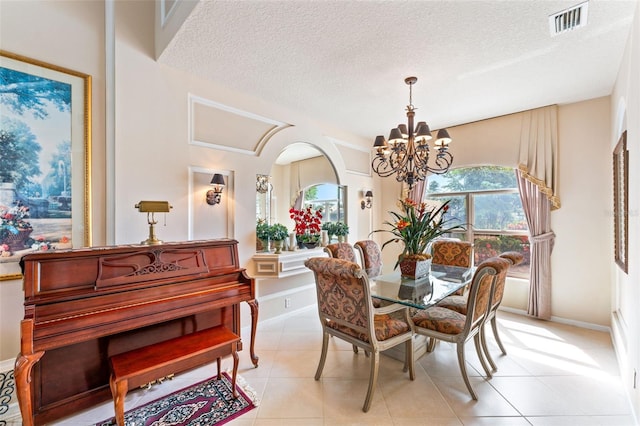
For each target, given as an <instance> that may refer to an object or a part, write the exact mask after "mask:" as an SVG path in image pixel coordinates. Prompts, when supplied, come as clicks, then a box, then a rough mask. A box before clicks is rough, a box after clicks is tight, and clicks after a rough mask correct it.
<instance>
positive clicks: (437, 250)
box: [431, 239, 473, 268]
mask: <svg viewBox="0 0 640 426" xmlns="http://www.w3.org/2000/svg"><path fill="white" fill-rule="evenodd" d="M431 256H432V257H431V263H432V264H437V265H447V266H462V267H466V268H469V267H471V264H472V261H473V244H471V243H470V242H469V241H455V240H448V239H442V240H436V241H434V242H433V244H431Z"/></svg>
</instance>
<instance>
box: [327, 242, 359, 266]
mask: <svg viewBox="0 0 640 426" xmlns="http://www.w3.org/2000/svg"><path fill="white" fill-rule="evenodd" d="M324 251H325V252H326V253H327V254H328V255H329V256H330V257H333V258H335V259H342V260H348V261H349V262H354V263H357V259H356V252H355V251H354V250H353V247H352V246H351V244H349V243H333V244H329V245H328V246H326V247H325V248H324Z"/></svg>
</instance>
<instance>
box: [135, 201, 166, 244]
mask: <svg viewBox="0 0 640 426" xmlns="http://www.w3.org/2000/svg"><path fill="white" fill-rule="evenodd" d="M135 207H136V209H138V211H139V212H141V213H147V223H148V224H149V238H147V239H146V240H144V241H142V244H146V245H155V244H162V240H159V239H158V238H157V237H156V230H155V225H156V223H158V221H157V220H156V218H155V213H169V211H171V209H172V208H173V206H172V205H170V204H169V202H168V201H140V202H139V203H138V204H136V205H135Z"/></svg>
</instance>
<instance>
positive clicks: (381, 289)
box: [369, 265, 475, 309]
mask: <svg viewBox="0 0 640 426" xmlns="http://www.w3.org/2000/svg"><path fill="white" fill-rule="evenodd" d="M474 269H475V268H464V267H458V266H445V265H431V269H430V271H429V274H428V275H426V276H424V277H422V278H418V279H412V278H405V277H402V276H401V275H400V272H399V271H394V272H392V273H390V274H385V275H379V276H377V277H373V278H369V283H370V286H371V296H373V297H374V298H376V299H381V300H386V301H389V302H395V303H400V304H403V305H407V306H410V307H413V308H417V309H426V308H428V307H429V306H433V305H435V304H436V303H438V302H439V301H441V300H442V299H444V298H445V297H447V296H449V295H451V294H452V293H454V292H455V291H456V290H458V289H460V288H462V287H464V286H466V285H467V284H469V283H470V282H471V280H472V278H473V272H474Z"/></svg>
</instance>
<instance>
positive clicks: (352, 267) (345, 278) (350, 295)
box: [304, 257, 375, 342]
mask: <svg viewBox="0 0 640 426" xmlns="http://www.w3.org/2000/svg"><path fill="white" fill-rule="evenodd" d="M304 264H305V266H306V267H307V268H309V269H310V270H311V271H313V274H314V276H315V280H316V292H317V296H318V313H319V315H320V321H321V322H322V323H323V324H324V323H326V322H327V321H334V322H335V323H336V324H337V325H339V326H343V327H348V328H349V329H351V330H353V331H354V332H355V333H350V332H348V331H347V333H348V334H350V335H355V334H357V335H361V339H360V340H365V341H368V342H373V341H374V340H375V333H373V330H374V327H373V306H372V303H371V290H370V288H369V280H368V279H367V276H366V275H365V274H364V273H363V270H362V269H361V268H360V266H358V264H357V263H353V262H349V261H347V260H342V259H335V258H326V257H312V258H310V259H307V261H306V262H305V263H304Z"/></svg>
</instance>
